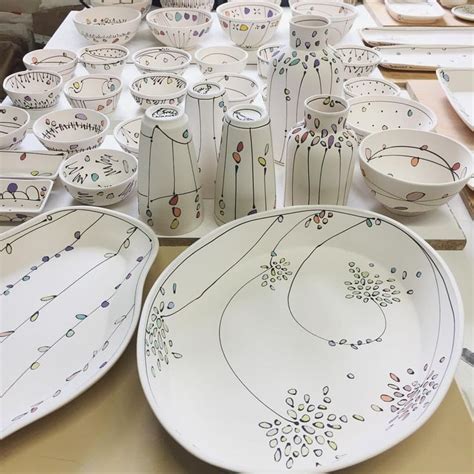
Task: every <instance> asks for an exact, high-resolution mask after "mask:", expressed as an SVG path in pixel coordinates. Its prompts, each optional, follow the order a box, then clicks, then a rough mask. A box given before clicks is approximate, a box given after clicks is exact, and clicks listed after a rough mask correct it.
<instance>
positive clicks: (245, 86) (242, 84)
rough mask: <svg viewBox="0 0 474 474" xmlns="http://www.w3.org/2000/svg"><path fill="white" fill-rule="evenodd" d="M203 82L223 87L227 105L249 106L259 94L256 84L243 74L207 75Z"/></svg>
mask: <svg viewBox="0 0 474 474" xmlns="http://www.w3.org/2000/svg"><path fill="white" fill-rule="evenodd" d="M205 80H206V81H211V82H217V83H218V84H221V85H222V86H224V87H225V89H226V92H227V98H228V100H229V105H237V104H251V103H252V102H253V101H254V100H255V98H256V97H257V95H258V92H259V87H258V84H257V83H256V82H255V81H254V80H253V79H252V78H250V77H248V76H246V75H245V74H234V73H222V74H209V75H208V76H207V77H206V79H205Z"/></svg>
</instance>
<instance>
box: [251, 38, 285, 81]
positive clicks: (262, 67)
mask: <svg viewBox="0 0 474 474" xmlns="http://www.w3.org/2000/svg"><path fill="white" fill-rule="evenodd" d="M283 47H284V46H283V45H282V44H265V45H263V46H260V48H258V50H257V72H258V75H259V76H260V77H263V78H264V79H266V77H267V75H268V67H269V65H270V60H271V58H272V57H273V55H274V54H276V52H277V51H280V49H281V48H283Z"/></svg>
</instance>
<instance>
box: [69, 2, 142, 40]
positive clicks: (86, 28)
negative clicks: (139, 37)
mask: <svg viewBox="0 0 474 474" xmlns="http://www.w3.org/2000/svg"><path fill="white" fill-rule="evenodd" d="M141 18H142V16H141V13H140V12H139V11H138V10H135V9H134V8H130V7H120V6H113V7H92V8H84V10H81V11H78V12H77V13H76V14H75V16H74V17H73V19H72V20H73V22H74V25H75V26H76V28H77V31H78V32H79V33H80V34H81V35H82V36H84V38H86V39H87V40H89V41H90V42H91V43H113V44H125V43H128V42H129V41H130V40H131V39H132V38H133V37H134V36H135V34H136V33H137V30H138V27H139V26H140V20H141Z"/></svg>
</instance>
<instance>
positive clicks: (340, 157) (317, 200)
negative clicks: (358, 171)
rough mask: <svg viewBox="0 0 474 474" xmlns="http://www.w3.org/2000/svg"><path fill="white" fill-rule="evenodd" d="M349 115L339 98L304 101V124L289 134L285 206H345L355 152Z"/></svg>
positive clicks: (343, 101)
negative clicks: (347, 122) (348, 122)
mask: <svg viewBox="0 0 474 474" xmlns="http://www.w3.org/2000/svg"><path fill="white" fill-rule="evenodd" d="M348 113H349V105H348V103H347V101H346V100H344V99H343V98H342V97H339V96H327V95H315V96H311V97H309V98H308V99H306V101H305V108H304V122H300V123H299V124H297V125H296V126H295V128H293V129H292V130H291V131H290V133H289V134H288V144H287V150H286V154H287V157H286V169H285V172H286V173H285V206H296V205H298V204H338V205H346V204H347V198H348V196H349V190H350V187H351V183H352V177H353V175H354V163H355V160H356V157H357V150H358V144H357V139H356V138H355V135H354V134H353V132H352V131H351V130H349V129H348V128H347V127H346V120H347V115H348Z"/></svg>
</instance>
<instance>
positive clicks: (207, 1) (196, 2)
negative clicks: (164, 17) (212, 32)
mask: <svg viewBox="0 0 474 474" xmlns="http://www.w3.org/2000/svg"><path fill="white" fill-rule="evenodd" d="M160 4H161V6H162V7H163V8H197V9H198V10H205V11H208V12H210V11H211V10H212V8H213V6H214V0H161V1H160Z"/></svg>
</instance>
